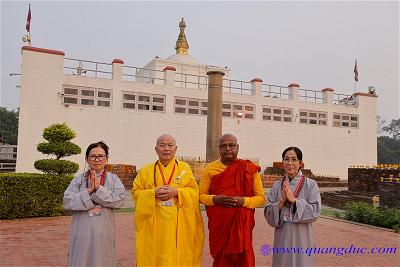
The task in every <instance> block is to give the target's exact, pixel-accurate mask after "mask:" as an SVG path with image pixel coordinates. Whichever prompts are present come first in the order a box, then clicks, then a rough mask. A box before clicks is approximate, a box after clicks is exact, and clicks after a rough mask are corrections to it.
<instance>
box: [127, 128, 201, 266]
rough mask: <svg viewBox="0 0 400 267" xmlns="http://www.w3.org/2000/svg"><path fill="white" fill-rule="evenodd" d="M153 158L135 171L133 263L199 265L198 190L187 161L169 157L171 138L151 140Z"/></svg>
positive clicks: (173, 144) (173, 148)
mask: <svg viewBox="0 0 400 267" xmlns="http://www.w3.org/2000/svg"><path fill="white" fill-rule="evenodd" d="M155 150H156V153H157V155H158V158H159V159H158V160H157V161H156V162H154V163H150V164H148V165H146V166H144V167H143V168H142V169H140V171H139V173H138V174H137V176H136V178H135V180H134V182H133V188H132V197H133V200H134V201H135V207H136V209H135V228H136V229H135V230H136V266H138V267H142V266H151V267H155V266H182V267H186V266H187V267H191V266H200V264H201V256H202V251H203V244H204V227H203V220H202V217H201V212H200V208H199V188H198V186H197V183H196V181H195V180H194V177H193V173H192V171H191V169H190V167H189V165H188V164H187V163H185V162H183V161H180V160H177V159H176V158H175V154H176V150H177V146H176V141H175V138H174V137H172V136H170V135H167V134H164V135H161V136H160V137H159V138H158V139H157V143H156V147H155Z"/></svg>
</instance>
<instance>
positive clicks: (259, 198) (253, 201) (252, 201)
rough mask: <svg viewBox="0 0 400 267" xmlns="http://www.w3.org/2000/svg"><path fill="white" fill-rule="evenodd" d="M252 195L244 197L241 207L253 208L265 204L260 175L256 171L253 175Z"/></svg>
mask: <svg viewBox="0 0 400 267" xmlns="http://www.w3.org/2000/svg"><path fill="white" fill-rule="evenodd" d="M253 193H254V196H253V197H245V198H244V204H243V207H245V208H249V209H254V208H257V207H261V206H263V205H264V204H265V195H264V187H263V186H262V182H261V176H260V174H259V173H258V172H257V173H255V174H254V175H253Z"/></svg>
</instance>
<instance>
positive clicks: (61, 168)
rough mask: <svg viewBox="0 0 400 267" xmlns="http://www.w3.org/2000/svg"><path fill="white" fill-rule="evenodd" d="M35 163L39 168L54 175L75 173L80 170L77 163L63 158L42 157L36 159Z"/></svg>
mask: <svg viewBox="0 0 400 267" xmlns="http://www.w3.org/2000/svg"><path fill="white" fill-rule="evenodd" d="M34 165H35V168H36V169H37V170H43V171H44V172H46V173H48V174H53V175H54V174H58V175H62V174H74V173H76V172H77V171H78V170H79V165H78V164H77V163H75V162H72V161H69V160H62V159H40V160H37V161H35V163H34Z"/></svg>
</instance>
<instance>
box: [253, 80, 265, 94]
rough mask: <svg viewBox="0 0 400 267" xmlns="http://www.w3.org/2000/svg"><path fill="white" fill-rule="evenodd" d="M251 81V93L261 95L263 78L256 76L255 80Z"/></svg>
mask: <svg viewBox="0 0 400 267" xmlns="http://www.w3.org/2000/svg"><path fill="white" fill-rule="evenodd" d="M250 83H251V95H257V96H261V86H262V83H263V80H261V79H260V78H254V79H253V80H251V81H250Z"/></svg>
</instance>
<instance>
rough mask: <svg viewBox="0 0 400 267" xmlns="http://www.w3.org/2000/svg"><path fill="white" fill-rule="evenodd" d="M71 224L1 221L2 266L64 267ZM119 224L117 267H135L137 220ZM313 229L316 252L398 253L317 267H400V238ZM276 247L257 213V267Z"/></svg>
mask: <svg viewBox="0 0 400 267" xmlns="http://www.w3.org/2000/svg"><path fill="white" fill-rule="evenodd" d="M204 215H205V214H204V213H203V216H204ZM70 222H71V218H70V217H53V218H34V219H21V220H13V221H0V266H65V265H66V260H67V248H68V231H69V224H70ZM205 222H206V218H205ZM116 223H117V230H116V244H117V245H116V246H117V251H118V255H117V259H118V264H117V266H120V267H122V266H135V251H134V243H135V237H134V225H133V215H132V214H117V215H116ZM314 226H315V234H316V246H317V247H332V246H342V247H349V246H350V245H352V244H353V246H356V247H359V248H361V247H367V248H373V247H396V248H397V253H396V254H383V255H382V254H381V255H379V254H374V255H372V254H367V255H360V254H358V255H357V254H350V255H345V256H334V255H331V254H330V255H327V254H324V255H317V256H316V259H315V260H316V265H317V266H346V267H349V266H363V267H364V266H374V267H377V266H396V267H397V266H400V235H399V234H395V233H393V232H389V231H384V230H380V229H374V228H371V227H365V226H359V225H355V224H350V223H344V222H339V221H335V220H331V219H327V218H319V219H318V221H317V222H316V223H315V224H314ZM207 242H208V239H207ZM272 242H273V228H272V227H270V226H268V225H267V223H266V222H265V220H264V218H263V210H262V209H257V211H256V227H255V230H254V249H255V254H256V263H257V266H271V262H272V256H263V255H262V254H261V253H260V251H259V249H260V247H261V246H262V245H264V244H269V245H271V246H272ZM208 249H209V248H208V244H206V245H205V248H204V253H203V266H211V265H212V259H211V256H210V254H209V250H208Z"/></svg>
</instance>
